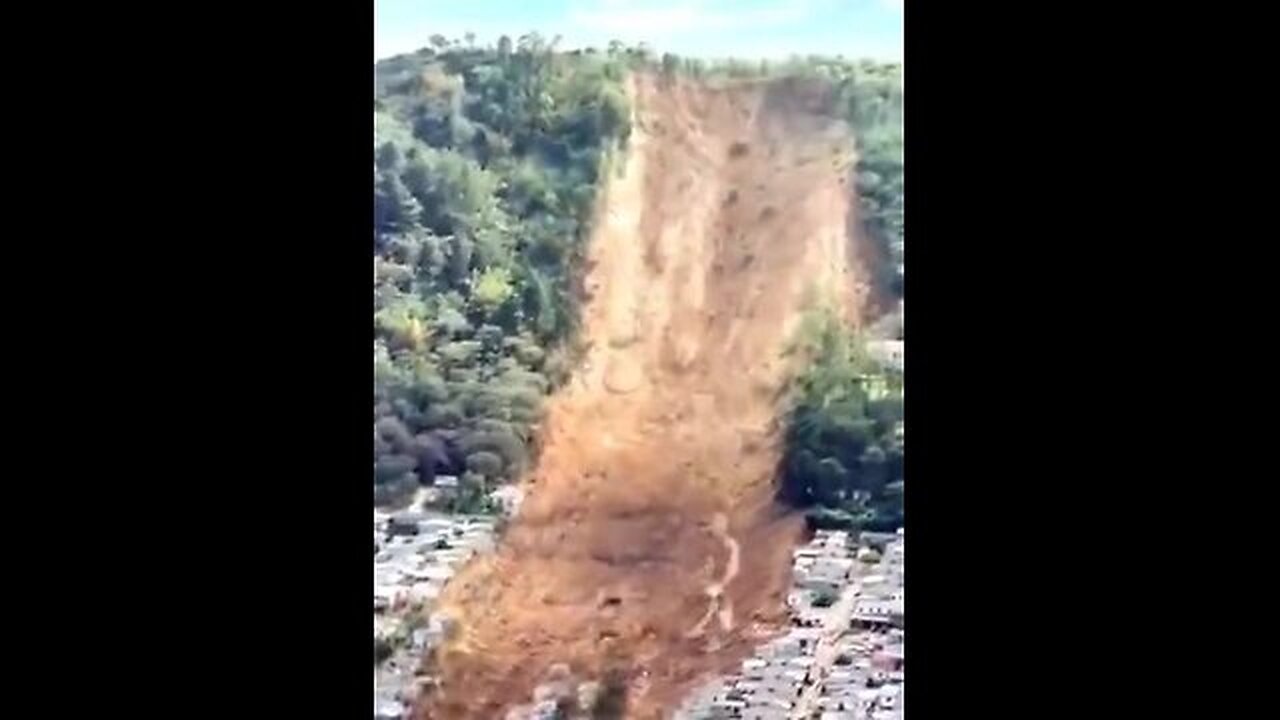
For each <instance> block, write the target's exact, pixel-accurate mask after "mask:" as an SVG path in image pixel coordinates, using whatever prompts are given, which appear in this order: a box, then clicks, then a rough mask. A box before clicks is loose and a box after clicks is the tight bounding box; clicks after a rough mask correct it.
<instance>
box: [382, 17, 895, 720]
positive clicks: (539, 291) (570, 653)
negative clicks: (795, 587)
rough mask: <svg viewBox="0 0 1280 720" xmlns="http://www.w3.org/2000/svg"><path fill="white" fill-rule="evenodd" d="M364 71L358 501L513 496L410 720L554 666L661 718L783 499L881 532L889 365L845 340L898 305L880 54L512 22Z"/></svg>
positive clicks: (505, 702)
mask: <svg viewBox="0 0 1280 720" xmlns="http://www.w3.org/2000/svg"><path fill="white" fill-rule="evenodd" d="M375 70H376V72H375V76H376V85H377V92H376V96H375V155H376V157H377V163H376V166H375V247H374V251H375V253H374V254H375V309H376V315H375V318H374V320H375V403H376V406H375V413H374V415H375V417H374V420H375V426H374V436H375V437H374V442H375V448H374V449H375V464H374V478H375V499H376V500H377V501H378V502H379V503H381V504H387V505H392V506H396V505H399V504H402V503H403V502H405V501H406V500H407V497H408V495H410V494H411V493H412V492H413V491H414V490H415V489H417V488H418V487H420V486H423V485H427V486H430V485H432V484H433V482H434V480H435V479H436V478H437V477H439V476H442V475H453V476H459V477H460V479H461V482H460V485H461V487H460V491H459V492H458V493H457V494H456V495H450V496H447V497H446V498H445V499H444V500H442V501H440V507H442V508H444V509H449V510H459V511H468V512H475V511H480V512H486V511H491V510H493V506H492V503H491V502H490V501H489V499H488V494H489V492H490V491H491V490H492V489H493V488H495V487H496V486H498V485H499V484H501V483H504V482H510V481H515V482H520V483H521V484H522V487H523V488H524V489H525V491H526V496H527V499H526V501H525V503H524V505H523V507H522V509H521V512H520V513H519V515H518V516H517V517H516V518H515V519H514V520H513V521H512V523H511V525H510V527H509V528H508V529H507V531H506V533H505V536H504V537H503V540H502V542H501V544H500V546H499V549H498V551H497V552H496V553H495V554H494V555H492V556H490V557H487V558H482V559H480V560H477V561H474V562H473V563H472V564H470V565H469V566H467V567H466V568H464V569H463V571H462V572H461V573H460V574H459V575H458V576H457V577H456V578H455V579H454V580H452V581H451V582H450V584H449V585H448V586H446V591H445V594H444V596H443V597H442V598H441V601H440V609H442V610H443V611H445V612H446V613H448V614H449V615H451V616H453V617H454V618H456V619H457V620H458V621H459V634H458V636H457V637H456V638H455V640H454V641H452V642H450V643H449V644H448V645H446V646H445V647H444V648H443V649H442V650H441V651H440V652H438V653H437V654H436V655H435V656H434V657H433V658H430V659H429V663H430V664H431V665H432V666H433V668H434V671H435V674H437V675H438V677H439V679H440V684H439V689H438V690H436V691H435V692H434V693H431V694H429V695H428V696H426V697H424V698H423V699H422V702H421V703H420V706H419V708H418V711H419V715H420V716H423V717H431V718H447V719H452V718H494V717H502V714H503V712H504V711H505V710H507V709H509V708H511V707H514V706H517V705H522V704H525V703H528V702H529V701H530V700H531V696H532V693H533V691H534V687H535V686H536V685H537V684H538V683H540V682H543V681H545V680H546V679H547V677H548V673H549V672H551V671H552V670H553V668H554V666H556V665H561V664H564V665H567V666H568V668H569V670H570V671H571V672H572V673H573V674H574V675H575V676H577V677H580V678H585V679H602V678H614V679H615V680H616V681H617V682H618V683H619V684H621V685H622V686H624V687H625V688H626V690H627V702H628V710H627V712H626V715H627V716H628V717H660V716H662V714H663V713H664V712H669V711H670V709H671V708H673V707H674V706H675V704H676V703H677V701H678V700H679V698H680V697H681V696H682V694H683V693H685V692H687V691H688V689H689V688H690V687H691V686H692V684H693V683H694V682H695V681H696V680H697V679H698V678H699V677H701V676H703V675H705V674H706V673H708V672H711V671H716V670H719V669H724V668H726V667H728V666H729V665H732V664H733V663H734V662H735V661H736V660H738V659H740V658H741V657H743V656H744V655H745V654H746V653H747V652H748V651H749V649H750V648H751V646H752V645H753V644H756V643H758V642H759V641H760V639H761V638H762V637H764V636H766V635H767V634H768V633H770V632H771V631H773V630H775V629H776V626H777V624H778V623H779V622H780V621H781V620H782V618H783V617H784V611H783V607H782V600H783V594H784V592H785V589H786V588H787V585H788V581H789V572H790V566H789V559H790V550H791V548H792V547H793V546H794V545H795V543H796V541H797V540H798V539H799V538H800V536H801V534H802V533H803V526H804V522H803V517H802V516H801V515H800V514H798V513H797V512H795V510H794V509H793V507H794V506H804V505H809V504H814V503H816V504H818V505H820V506H823V507H828V508H831V509H833V510H835V511H836V515H838V517H836V520H835V521H836V522H840V523H859V522H863V523H865V522H870V523H873V524H874V523H876V522H878V523H881V524H884V523H893V522H897V521H898V519H899V518H900V517H901V494H900V490H901V441H900V434H899V435H898V439H897V440H895V439H894V428H895V426H896V427H900V419H901V407H900V406H901V402H900V392H901V389H900V380H898V379H894V378H890V379H889V382H888V384H887V385H886V384H885V383H884V382H881V381H880V380H879V379H878V378H879V377H880V376H879V375H878V373H879V372H880V371H879V370H877V369H875V368H874V367H873V365H871V364H868V363H866V361H865V358H864V357H863V354H862V353H861V352H860V351H859V347H860V340H858V339H857V338H856V337H854V335H853V334H852V331H856V330H857V329H858V328H860V327H864V326H866V325H867V324H869V323H870V322H871V321H872V320H874V319H876V318H878V317H880V316H881V315H882V314H883V313H884V311H885V310H886V309H888V308H891V307H892V306H893V305H894V301H895V300H896V298H898V297H900V293H901V288H902V283H901V271H900V262H901V253H902V168H901V141H902V139H901V122H900V121H901V107H902V106H901V102H902V98H901V87H900V82H901V81H900V69H899V68H896V67H894V66H878V65H875V64H869V63H859V64H852V63H846V62H843V61H825V60H819V59H811V60H805V61H797V62H795V63H793V64H791V65H788V66H783V67H775V68H769V67H760V66H756V65H750V66H748V65H740V64H732V63H731V64H727V65H723V66H715V67H707V66H704V65H703V64H701V63H699V62H697V61H686V60H680V59H678V58H673V57H671V56H667V57H664V58H662V60H661V62H656V61H655V60H654V59H651V58H648V57H647V56H645V55H644V53H643V52H642V51H639V50H625V49H621V48H614V49H611V51H610V52H608V53H593V52H586V53H571V54H564V53H556V52H554V51H553V50H552V49H551V48H549V47H547V46H546V45H545V44H543V43H542V42H541V40H540V39H538V38H537V37H536V36H528V37H525V38H521V39H520V41H519V42H518V43H517V44H514V45H513V44H512V43H509V42H507V43H506V44H505V45H503V44H500V45H499V47H497V48H492V49H489V48H463V47H460V46H453V47H445V45H444V43H441V44H440V46H439V47H438V48H437V50H436V51H423V52H421V53H418V54H416V55H413V56H403V57H401V58H396V59H394V60H391V61H384V62H383V63H380V64H379V65H378V66H377V68H376V69H375ZM806 318H826V324H822V323H821V322H819V323H818V324H817V325H816V326H815V327H817V328H818V330H817V331H816V332H815V331H813V329H812V328H810V327H809V325H813V323H806ZM797 338H799V339H801V340H802V342H800V343H799V347H800V349H801V352H799V353H789V351H790V350H793V349H795V347H796V346H797V343H796V340H797ZM806 338H807V340H806ZM806 362H807V364H806ZM872 381H875V382H872ZM872 385H875V387H877V388H878V387H881V386H884V387H889V388H890V389H891V392H890V394H889V396H888V397H885V395H884V391H883V390H876V389H874V388H873V389H871V390H869V389H868V388H871V386H872ZM895 392H896V395H894V393H895ZM548 393H550V401H549V402H548V403H546V404H545V406H544V403H543V398H544V396H546V395H547V394H548ZM895 424H896V425H895ZM886 485H887V486H888V487H889V488H890V489H893V488H896V491H894V492H896V493H897V494H894V492H888V493H886V492H885V487H886ZM869 501H870V505H869V504H868V502H869ZM784 503H790V504H784Z"/></svg>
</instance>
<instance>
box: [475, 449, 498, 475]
mask: <svg viewBox="0 0 1280 720" xmlns="http://www.w3.org/2000/svg"><path fill="white" fill-rule="evenodd" d="M467 470H469V471H471V472H474V473H478V474H480V475H483V476H485V477H486V478H489V479H497V478H499V477H501V476H502V458H500V457H498V456H497V455H496V454H495V453H491V452H489V451H487V450H481V451H479V452H475V453H472V454H470V455H468V456H467Z"/></svg>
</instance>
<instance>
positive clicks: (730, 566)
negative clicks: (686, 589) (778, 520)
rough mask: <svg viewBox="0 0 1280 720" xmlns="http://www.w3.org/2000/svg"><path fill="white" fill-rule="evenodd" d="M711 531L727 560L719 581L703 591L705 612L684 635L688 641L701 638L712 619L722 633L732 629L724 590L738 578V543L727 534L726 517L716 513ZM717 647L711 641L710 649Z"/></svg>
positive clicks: (728, 603)
mask: <svg viewBox="0 0 1280 720" xmlns="http://www.w3.org/2000/svg"><path fill="white" fill-rule="evenodd" d="M712 529H713V530H714V531H715V533H716V535H717V536H719V538H720V540H721V541H722V542H723V543H724V546H725V550H726V551H728V553H729V559H728V561H727V562H725V566H724V574H723V575H721V576H720V579H719V580H718V581H716V582H713V583H711V584H709V585H707V588H706V590H705V592H706V594H707V612H706V614H705V615H703V616H702V619H701V620H699V621H698V624H697V625H694V626H693V629H691V630H690V631H689V632H687V633H685V637H686V638H690V639H693V638H697V637H702V635H703V634H704V633H705V632H706V628H707V623H709V622H711V618H712V617H718V619H719V621H720V629H721V630H723V631H724V632H729V631H730V630H732V629H733V601H732V600H729V599H728V598H726V597H725V596H724V589H725V587H727V586H728V585H729V583H730V582H733V579H734V578H735V577H737V576H738V567H739V564H740V562H739V558H740V548H739V547H738V541H737V540H734V539H733V536H732V535H730V534H729V516H728V515H725V514H724V513H716V516H715V518H714V520H713V521H712ZM717 646H718V644H716V643H714V641H713V644H712V647H713V648H714V647H717Z"/></svg>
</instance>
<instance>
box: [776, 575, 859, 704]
mask: <svg viewBox="0 0 1280 720" xmlns="http://www.w3.org/2000/svg"><path fill="white" fill-rule="evenodd" d="M861 585H862V584H861V583H860V582H858V581H857V580H854V581H852V582H850V583H849V584H848V585H846V586H845V588H844V590H843V591H841V593H840V598H839V599H838V600H836V602H835V604H833V605H832V606H831V607H830V609H829V611H828V612H827V617H826V620H825V622H824V623H823V624H822V635H821V637H820V638H819V639H818V647H816V648H814V651H813V665H812V666H811V667H810V669H809V677H810V678H811V679H812V683H810V684H809V685H806V686H805V687H804V691H803V692H802V693H801V694H800V698H799V699H797V700H796V704H795V707H794V708H793V709H792V711H791V717H792V718H808V717H811V716H812V715H813V711H814V709H815V708H816V707H817V703H818V696H819V695H821V693H822V681H823V680H824V679H825V678H826V677H827V673H829V672H830V671H831V666H832V665H833V664H834V663H835V661H836V658H837V657H838V656H839V652H838V651H837V645H836V642H837V641H838V640H839V639H840V636H842V635H844V634H845V632H846V631H848V629H849V620H850V619H851V618H852V617H853V606H854V603H855V602H856V601H857V597H858V589H859V588H860V587H861Z"/></svg>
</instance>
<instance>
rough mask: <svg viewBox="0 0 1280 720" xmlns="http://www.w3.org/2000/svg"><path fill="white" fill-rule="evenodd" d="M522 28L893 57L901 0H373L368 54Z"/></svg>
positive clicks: (677, 43)
mask: <svg viewBox="0 0 1280 720" xmlns="http://www.w3.org/2000/svg"><path fill="white" fill-rule="evenodd" d="M530 30H536V31H537V32H539V33H541V34H543V35H544V36H546V37H547V38H551V37H554V36H555V35H560V36H562V37H563V40H562V41H561V47H562V48H573V47H585V46H588V45H594V46H596V47H601V48H602V47H604V46H605V45H606V44H607V43H608V41H609V40H612V39H618V40H622V41H624V42H628V43H635V42H641V41H644V42H647V43H648V44H649V45H650V46H651V47H653V48H654V49H655V50H656V51H658V52H664V51H671V52H674V53H677V54H680V55H698V56H702V57H730V56H732V57H742V58H760V57H769V58H780V57H787V56H788V55H791V54H793V53H797V54H809V53H817V54H823V55H836V54H842V55H844V56H846V57H873V58H877V59H882V60H901V59H902V0H374V58H375V59H377V58H383V57H388V56H391V55H396V54H399V53H403V52H409V51H412V50H416V49H418V48H420V47H424V46H426V45H427V44H428V41H427V38H429V37H430V36H431V35H433V34H435V33H440V34H441V35H444V36H446V37H451V38H459V39H461V38H462V36H463V34H464V33H466V32H468V31H471V32H474V33H475V34H476V40H477V42H480V43H490V42H494V41H496V40H497V38H498V37H499V36H500V35H503V34H507V35H510V36H511V37H512V38H513V39H514V38H515V37H517V36H519V35H521V34H524V33H526V32H529V31H530Z"/></svg>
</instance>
